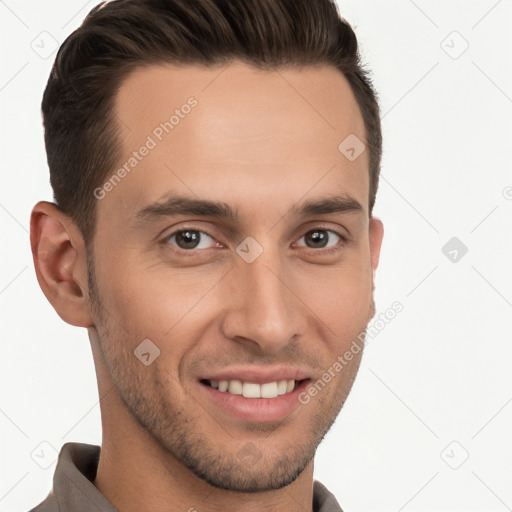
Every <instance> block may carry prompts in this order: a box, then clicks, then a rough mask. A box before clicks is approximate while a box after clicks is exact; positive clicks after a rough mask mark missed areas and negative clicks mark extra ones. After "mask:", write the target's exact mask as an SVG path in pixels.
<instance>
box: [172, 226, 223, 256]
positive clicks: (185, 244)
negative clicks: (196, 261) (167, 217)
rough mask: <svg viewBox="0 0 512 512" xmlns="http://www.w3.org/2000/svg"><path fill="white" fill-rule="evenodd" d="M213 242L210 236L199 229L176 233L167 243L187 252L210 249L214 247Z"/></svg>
mask: <svg viewBox="0 0 512 512" xmlns="http://www.w3.org/2000/svg"><path fill="white" fill-rule="evenodd" d="M212 241H213V238H212V237H211V236H210V235H208V234H207V233H205V232H204V231H199V230H197V229H183V230H180V231H175V232H174V233H173V234H172V235H170V236H169V237H168V238H167V243H169V244H170V245H174V246H176V247H178V249H182V250H185V251H186V250H191V249H208V248H210V247H212V244H211V242H212Z"/></svg>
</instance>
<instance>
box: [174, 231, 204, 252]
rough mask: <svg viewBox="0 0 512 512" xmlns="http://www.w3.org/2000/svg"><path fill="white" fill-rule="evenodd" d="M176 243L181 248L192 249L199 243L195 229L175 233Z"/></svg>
mask: <svg viewBox="0 0 512 512" xmlns="http://www.w3.org/2000/svg"><path fill="white" fill-rule="evenodd" d="M176 243H177V244H178V245H179V246H180V247H181V248H182V249H194V248H195V247H196V246H197V245H198V244H199V236H198V232H197V231H179V232H178V233H177V234H176Z"/></svg>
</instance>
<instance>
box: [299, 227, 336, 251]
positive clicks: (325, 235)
mask: <svg viewBox="0 0 512 512" xmlns="http://www.w3.org/2000/svg"><path fill="white" fill-rule="evenodd" d="M301 239H304V241H305V243H304V244H300V243H299V245H300V246H302V247H304V246H305V247H309V248H310V249H325V248H331V247H335V246H336V244H338V243H339V241H340V240H343V237H342V236H341V235H339V234H338V233H336V232H335V231H332V230H330V229H313V230H311V231H308V232H307V233H306V234H304V235H303V236H302V237H301Z"/></svg>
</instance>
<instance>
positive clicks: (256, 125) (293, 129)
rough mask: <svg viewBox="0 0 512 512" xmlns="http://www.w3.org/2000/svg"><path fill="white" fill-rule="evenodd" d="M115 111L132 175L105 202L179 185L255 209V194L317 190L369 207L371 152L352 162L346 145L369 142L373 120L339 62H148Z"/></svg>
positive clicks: (126, 201)
mask: <svg viewBox="0 0 512 512" xmlns="http://www.w3.org/2000/svg"><path fill="white" fill-rule="evenodd" d="M114 108H115V114H116V118H117V121H118V128H119V140H120V142H121V145H122V155H123V156H122V161H121V162H119V163H118V167H122V166H123V165H124V166H125V168H126V170H127V171H128V172H127V173H123V174H126V177H124V176H123V179H122V181H121V182H119V183H118V184H116V186H115V190H114V191H113V192H112V193H109V196H108V201H102V203H105V204H102V208H104V207H106V205H107V204H110V205H111V206H112V207H113V208H114V207H115V208H117V209H118V210H119V208H121V210H123V209H124V210H128V209H130V208H131V209H136V208H140V207H143V206H144V203H147V202H149V201H152V200H156V199H158V198H159V197H161V196H163V195H166V194H168V193H170V192H173V193H186V194H188V195H190V194H193V195H197V196H201V197H208V198H211V199H217V200H222V201H225V202H228V203H231V202H232V200H236V201H238V203H240V202H243V201H244V200H245V201H246V202H245V204H247V205H248V206H249V205H250V204H251V200H252V201H254V200H255V199H254V198H255V195H258V197H259V198H260V200H261V198H263V197H264V198H267V199H268V200H269V201H270V202H272V201H273V202H274V204H275V201H279V203H283V197H287V196H288V197H289V198H290V202H294V201H296V200H298V199H299V198H300V197H303V196H304V195H306V194H307V193H308V191H312V192H313V193H314V194H315V195H318V193H320V192H321V191H324V192H325V191H330V192H331V193H333V194H334V193H337V192H341V193H348V194H351V195H353V196H359V197H356V199H358V200H359V201H360V202H361V203H362V204H363V205H364V206H365V208H366V207H367V194H368V159H367V151H366V152H364V153H363V154H362V155H361V157H360V158H358V159H357V160H355V161H352V162H351V161H349V160H348V159H347V158H346V157H345V156H344V155H343V154H342V153H341V152H340V150H339V149H338V146H339V145H340V143H341V142H342V141H343V140H345V139H346V138H347V137H348V136H351V135H356V136H357V137H358V138H359V139H361V140H362V141H364V140H365V131H364V123H363V120H362V117H361V114H360V111H359V108H358V106H357V103H356V100H355V97H354V95H353V93H352V91H351V89H350V86H349V84H348V82H347V80H346V79H345V77H344V76H343V75H342V74H341V73H340V72H339V71H338V70H336V69H334V68H333V67H330V66H323V67H310V66H308V67H302V68H297V67H295V68H286V69H285V68H283V69H278V70H273V71H268V70H265V71H263V70H258V69H255V68H253V67H251V66H249V65H246V64H244V63H241V62H236V61H235V62H233V63H231V64H230V65H227V66H213V67H205V66H195V65H194V66H192V65H187V66H176V65H170V64H165V65H158V66H156V65H153V66H149V67H141V68H138V69H136V70H135V71H134V72H132V73H131V74H130V75H129V76H128V77H127V79H126V80H125V81H124V82H123V84H122V86H121V87H120V89H119V91H118V94H117V96H116V101H115V105H114ZM144 146H146V147H148V148H150V149H149V150H143V151H142V152H143V153H144V155H143V156H141V151H140V150H141V149H142V148H143V147H144ZM134 153H137V155H136V156H134ZM134 158H135V159H136V160H137V161H136V162H135V161H134V160H133V159H134ZM130 159H131V164H134V165H133V166H132V165H131V164H130V163H129V162H130ZM127 163H128V166H126V164H127ZM235 206H239V204H237V205H235ZM253 206H256V205H255V204H254V205H253ZM125 213H126V214H128V213H129V212H128V211H125Z"/></svg>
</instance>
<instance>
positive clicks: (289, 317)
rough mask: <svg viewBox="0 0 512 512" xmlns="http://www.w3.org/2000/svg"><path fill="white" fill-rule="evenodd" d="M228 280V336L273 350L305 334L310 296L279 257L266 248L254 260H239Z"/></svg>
mask: <svg viewBox="0 0 512 512" xmlns="http://www.w3.org/2000/svg"><path fill="white" fill-rule="evenodd" d="M228 279H229V283H228V297H229V298H228V300H227V301H226V309H225V310H224V316H223V320H222V330H223V333H224V336H226V337H227V338H229V339H231V340H234V341H238V342H240V343H245V344H246V345H250V346H252V347H253V348H254V347H258V348H259V351H260V352H266V353H273V352H278V351H279V350H280V349H282V348H283V347H285V346H286V345H288V344H290V343H291V342H292V341H294V340H295V339H297V338H298V337H301V336H302V335H304V332H305V330H306V325H307V314H308V308H307V306H306V305H305V304H306V303H307V297H301V296H300V295H301V294H302V293H304V290H302V289H301V288H300V286H299V283H297V282H295V281H296V278H294V274H293V272H292V269H291V268H289V267H287V266H286V263H285V262H282V261H281V260H280V258H279V257H278V256H272V255H271V254H269V251H264V252H263V254H262V255H261V256H259V257H258V258H257V259H256V260H255V261H253V262H252V263H246V262H245V261H237V263H236V268H235V269H233V271H232V272H230V273H229V278H228Z"/></svg>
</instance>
